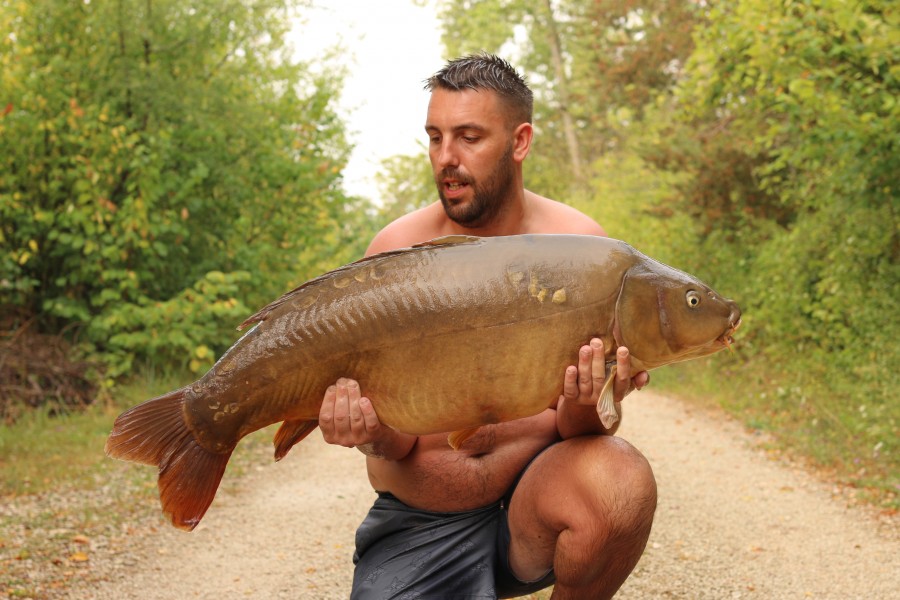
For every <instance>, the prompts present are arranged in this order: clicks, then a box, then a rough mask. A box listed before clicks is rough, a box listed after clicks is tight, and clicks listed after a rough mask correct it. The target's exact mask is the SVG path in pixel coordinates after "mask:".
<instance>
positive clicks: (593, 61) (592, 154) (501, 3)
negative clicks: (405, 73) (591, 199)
mask: <svg viewBox="0 0 900 600" xmlns="http://www.w3.org/2000/svg"><path fill="white" fill-rule="evenodd" d="M440 6H441V8H442V9H441V18H442V21H443V23H444V36H443V40H444V43H445V45H446V46H447V50H448V55H450V56H458V55H460V54H464V53H469V52H477V51H480V50H486V51H488V52H495V53H498V54H501V55H502V56H504V57H505V58H507V59H508V60H510V61H511V62H512V63H513V64H514V65H516V66H517V67H518V68H520V69H521V70H522V71H523V72H524V73H525V74H526V78H527V80H528V82H529V84H530V86H531V87H532V89H533V90H534V93H535V115H534V123H535V128H536V136H535V142H534V150H533V152H532V154H531V156H530V157H529V159H528V163H527V169H526V183H527V185H528V187H529V188H531V189H534V190H539V191H540V193H542V194H545V195H548V196H551V197H559V198H566V199H569V198H571V197H572V196H573V195H578V194H583V193H584V191H585V189H586V188H589V187H590V186H589V185H587V184H588V183H589V182H588V180H589V179H590V176H589V175H588V174H587V173H586V172H585V171H590V170H591V168H592V167H593V164H594V162H595V161H597V160H599V159H601V158H602V157H603V156H604V155H605V154H606V153H608V152H613V151H618V150H621V148H622V146H623V144H624V143H625V139H626V138H627V136H628V134H629V129H628V127H627V126H625V125H627V124H633V123H634V121H635V120H637V119H639V118H640V117H641V113H642V110H643V106H644V103H645V102H646V101H647V100H648V99H649V98H652V97H653V96H654V95H655V94H656V93H658V92H659V91H661V90H666V89H668V88H669V87H671V86H672V85H673V84H674V83H675V81H676V80H677V78H678V76H679V74H680V73H681V70H682V68H683V65H684V61H685V60H686V59H687V56H688V55H689V54H690V51H691V49H692V47H693V42H692V39H691V35H690V33H691V28H692V25H693V24H694V22H695V21H696V10H695V5H694V4H693V3H690V2H670V1H668V0H644V1H642V2H634V0H616V1H612V2H586V1H585V0H557V1H550V0H469V1H466V2H454V1H449V0H448V1H446V2H442V3H440ZM563 157H566V158H565V159H563ZM579 173H580V174H579Z"/></svg>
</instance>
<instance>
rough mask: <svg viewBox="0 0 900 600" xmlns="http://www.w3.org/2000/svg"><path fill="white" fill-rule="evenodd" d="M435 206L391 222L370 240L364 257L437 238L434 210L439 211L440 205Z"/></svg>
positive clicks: (438, 231)
mask: <svg viewBox="0 0 900 600" xmlns="http://www.w3.org/2000/svg"><path fill="white" fill-rule="evenodd" d="M436 204H437V206H436V205H435V204H429V205H428V206H425V207H422V208H420V209H418V210H414V211H413V212H411V213H407V214H405V215H403V216H402V217H399V218H398V219H396V220H394V221H391V222H390V223H389V224H388V225H387V226H386V227H385V228H384V229H382V230H381V231H379V232H378V233H377V234H376V235H375V237H374V238H372V242H371V243H370V244H369V248H368V249H367V250H366V255H367V256H368V255H372V254H377V253H379V252H387V251H389V250H397V249H398V248H408V247H409V246H412V245H414V244H419V243H421V242H426V241H428V240H430V239H432V238H435V237H439V236H440V235H441V233H440V230H439V229H438V228H437V223H438V220H437V219H436V218H435V215H436V214H437V213H436V208H437V210H441V211H442V209H441V208H440V203H436Z"/></svg>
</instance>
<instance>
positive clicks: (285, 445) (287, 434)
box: [273, 420, 319, 460]
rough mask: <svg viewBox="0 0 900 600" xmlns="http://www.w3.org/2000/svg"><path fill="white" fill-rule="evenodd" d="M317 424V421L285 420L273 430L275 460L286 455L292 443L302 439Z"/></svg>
mask: <svg viewBox="0 0 900 600" xmlns="http://www.w3.org/2000/svg"><path fill="white" fill-rule="evenodd" d="M318 426H319V422H318V421H300V420H296V421H285V422H284V423H282V424H281V427H279V428H278V431H276V432H275V439H274V440H273V443H274V444H275V460H281V459H282V458H284V457H285V456H287V453H288V451H289V450H290V449H291V448H293V447H294V444H297V443H299V442H302V441H303V438H305V437H306V436H308V435H309V434H310V432H311V431H312V430H313V429H315V428H316V427H318Z"/></svg>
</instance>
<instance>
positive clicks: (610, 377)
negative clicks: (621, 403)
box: [597, 365, 619, 429]
mask: <svg viewBox="0 0 900 600" xmlns="http://www.w3.org/2000/svg"><path fill="white" fill-rule="evenodd" d="M615 383H616V365H613V366H612V367H611V368H610V369H609V373H607V375H606V381H605V382H604V384H603V389H602V390H601V391H600V398H599V399H598V400H597V414H598V415H600V422H601V423H602V424H603V427H605V428H606V429H612V426H613V425H615V424H616V422H618V420H619V413H618V412H617V411H616V399H615Z"/></svg>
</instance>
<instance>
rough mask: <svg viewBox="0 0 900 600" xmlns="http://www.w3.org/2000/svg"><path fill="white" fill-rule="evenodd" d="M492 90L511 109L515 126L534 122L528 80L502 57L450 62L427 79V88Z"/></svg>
mask: <svg viewBox="0 0 900 600" xmlns="http://www.w3.org/2000/svg"><path fill="white" fill-rule="evenodd" d="M467 88H468V89H472V90H492V91H494V92H496V93H497V94H498V95H499V96H500V99H501V100H502V101H503V102H504V103H505V104H506V105H507V106H508V107H509V109H510V111H511V112H510V117H512V119H511V121H514V123H513V125H514V126H518V125H519V124H520V123H531V118H532V109H533V106H534V95H533V94H532V93H531V89H530V88H529V87H528V84H527V83H525V79H523V78H522V76H521V75H519V73H518V72H517V71H516V70H515V69H514V68H513V66H512V65H510V64H509V63H508V62H506V61H505V60H503V59H502V58H500V57H498V56H495V55H493V54H488V53H486V52H482V53H479V54H470V55H468V56H463V57H460V58H456V59H454V60H451V61H450V62H448V63H447V64H446V65H444V68H443V69H441V70H440V71H438V72H437V73H435V74H434V75H432V76H431V77H429V78H428V79H426V80H425V89H426V90H428V91H431V92H433V91H434V90H436V89H444V90H450V91H454V92H460V91H462V90H464V89H467Z"/></svg>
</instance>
